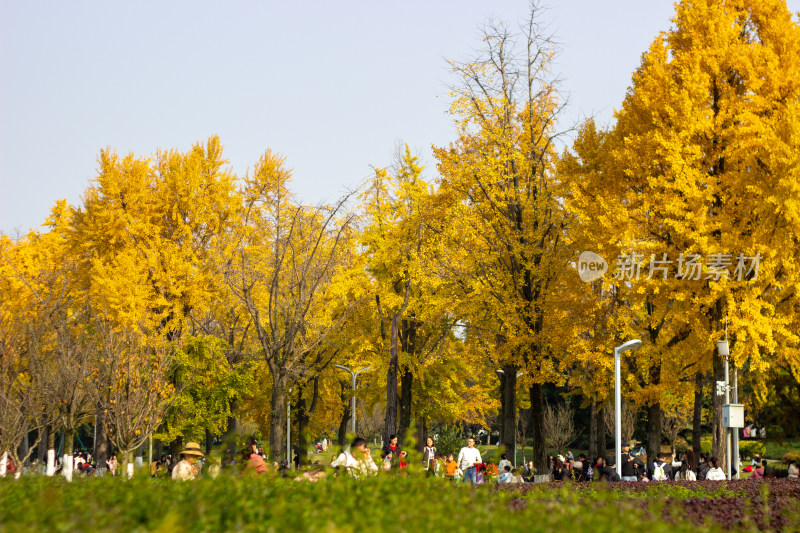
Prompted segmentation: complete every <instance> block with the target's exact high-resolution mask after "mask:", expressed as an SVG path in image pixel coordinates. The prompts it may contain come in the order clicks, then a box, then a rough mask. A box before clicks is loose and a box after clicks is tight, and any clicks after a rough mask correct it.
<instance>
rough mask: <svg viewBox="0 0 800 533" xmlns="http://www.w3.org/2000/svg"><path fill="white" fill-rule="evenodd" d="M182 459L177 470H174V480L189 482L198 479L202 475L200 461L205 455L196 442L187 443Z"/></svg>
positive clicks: (177, 465)
mask: <svg viewBox="0 0 800 533" xmlns="http://www.w3.org/2000/svg"><path fill="white" fill-rule="evenodd" d="M181 456H183V459H181V461H180V462H178V464H176V465H175V468H173V469H172V479H174V480H175V481H188V480H191V479H196V478H197V477H198V476H199V475H200V464H199V463H198V461H199V460H200V458H201V457H205V454H204V453H203V452H202V450H201V449H200V445H199V444H197V443H196V442H187V443H186V449H184V450H183V451H182V452H181Z"/></svg>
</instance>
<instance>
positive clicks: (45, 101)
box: [0, 0, 800, 233]
mask: <svg viewBox="0 0 800 533" xmlns="http://www.w3.org/2000/svg"><path fill="white" fill-rule="evenodd" d="M797 4H800V0H792V1H790V2H789V5H790V7H793V11H797V9H798V5H797ZM527 11H528V2H527V0H513V1H512V0H498V1H494V2H487V1H477V0H467V1H436V0H427V1H417V0H413V1H405V2H401V1H395V2H384V1H372V2H366V1H364V2H355V1H345V0H342V1H338V2H321V1H320V2H288V1H283V2H273V1H263V2H255V1H227V2H209V1H149V0H148V1H142V0H137V1H135V2H132V1H131V2H119V1H109V0H105V1H98V0H95V1H81V0H73V1H39V0H16V1H11V0H0V233H15V232H16V231H17V230H20V231H22V232H25V231H27V230H28V228H30V227H35V226H38V225H39V224H41V223H42V222H43V221H44V219H45V218H46V216H47V214H48V212H49V209H50V207H51V206H52V205H53V203H54V202H55V201H56V200H58V199H60V198H66V199H67V200H68V201H69V202H70V203H78V202H80V197H81V193H82V192H83V190H84V189H85V187H86V186H87V184H88V182H89V180H90V179H91V178H92V177H93V176H94V175H95V173H96V167H97V165H96V157H97V154H98V152H99V150H100V149H101V148H103V147H106V146H111V147H113V148H115V149H116V150H117V151H119V152H121V153H127V152H131V151H132V152H134V153H136V154H141V155H149V154H151V153H153V152H154V151H155V150H156V149H157V148H177V149H179V150H186V149H188V148H189V147H190V146H191V145H192V144H193V143H194V142H196V141H202V140H205V139H206V138H208V137H209V136H210V135H213V134H218V135H220V137H221V140H222V142H223V144H224V145H225V153H226V156H227V158H228V159H229V160H230V162H231V165H232V167H233V170H234V171H235V172H237V173H239V174H244V173H245V171H246V170H247V169H248V167H249V168H252V166H253V164H254V163H255V162H256V161H257V159H258V157H259V156H260V155H261V153H263V151H264V149H265V148H267V147H269V148H271V149H273V150H276V151H278V152H280V153H282V154H284V155H285V156H286V157H287V163H288V165H289V166H290V167H292V168H294V190H295V191H296V192H297V193H298V194H299V195H300V197H301V198H302V199H303V201H304V202H308V203H311V202H317V201H322V200H331V199H334V198H336V197H337V196H338V195H339V194H340V193H341V192H342V191H343V190H344V189H345V187H348V186H355V185H357V184H359V183H361V182H362V181H363V180H364V179H365V178H367V177H368V176H369V175H370V173H371V170H370V165H376V166H385V165H388V164H389V163H391V159H392V153H393V151H394V148H395V144H396V143H397V141H405V142H407V143H408V144H409V145H410V146H411V147H412V148H415V149H418V150H419V151H420V154H421V155H422V157H423V161H424V162H425V163H427V164H428V169H427V172H428V173H429V175H433V174H435V168H434V162H433V160H432V156H431V152H430V146H431V144H436V145H445V144H447V143H448V142H449V141H451V140H452V139H453V138H454V129H453V126H452V122H451V118H450V117H449V116H448V115H447V113H446V111H447V108H448V106H449V98H448V95H447V93H448V89H447V84H448V83H451V82H454V81H455V80H454V79H453V78H452V77H451V75H450V72H449V68H448V66H447V64H446V62H445V59H460V58H466V57H468V56H471V55H472V54H473V51H474V50H476V49H477V48H479V47H480V45H481V42H480V35H479V29H480V27H481V26H482V25H483V23H484V22H485V20H486V19H487V17H490V16H491V17H494V18H497V19H501V20H504V21H508V22H516V21H518V20H521V19H523V18H524V17H525V16H526V14H527ZM672 11H673V8H672V3H671V2H670V1H668V0H648V1H644V0H606V1H597V0H562V1H560V2H557V1H556V0H551V1H550V6H549V7H548V9H547V11H546V12H545V13H544V15H543V20H544V21H546V22H547V23H548V24H549V28H550V30H551V31H552V32H553V33H554V34H555V36H556V38H557V39H558V40H559V41H560V42H561V43H562V52H561V56H560V57H559V59H558V61H557V64H556V70H557V72H558V73H560V75H561V77H562V78H563V85H562V90H563V92H564V93H565V95H568V96H569V101H570V107H569V109H568V110H567V112H566V113H565V115H564V120H565V121H566V123H572V122H575V121H576V120H578V119H579V118H581V117H583V116H585V115H589V114H595V115H596V116H597V117H598V119H599V120H600V122H603V123H605V122H608V121H609V120H610V118H611V114H612V111H613V109H614V108H615V107H617V106H618V105H619V103H620V102H621V100H622V98H623V96H624V94H625V89H626V87H627V86H628V83H629V81H630V76H631V73H632V72H633V70H634V69H635V68H636V66H637V65H638V64H639V58H640V55H641V53H642V52H643V51H644V50H645V49H646V48H647V46H648V44H649V43H650V41H651V40H652V39H653V38H654V37H655V36H656V34H657V33H658V31H660V30H665V29H668V28H669V25H670V22H669V19H670V18H671V16H672Z"/></svg>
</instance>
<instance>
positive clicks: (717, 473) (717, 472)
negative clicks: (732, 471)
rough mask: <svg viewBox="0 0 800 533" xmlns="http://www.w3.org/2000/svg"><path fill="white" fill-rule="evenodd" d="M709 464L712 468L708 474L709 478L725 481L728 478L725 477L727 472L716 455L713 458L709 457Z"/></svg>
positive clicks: (707, 477)
mask: <svg viewBox="0 0 800 533" xmlns="http://www.w3.org/2000/svg"><path fill="white" fill-rule="evenodd" d="M708 464H709V465H710V466H711V468H710V469H709V471H708V474H706V479H707V480H709V481H725V480H726V479H728V478H727V477H725V472H723V471H722V469H721V468H720V467H719V460H718V459H717V458H716V457H712V458H711V459H709V460H708Z"/></svg>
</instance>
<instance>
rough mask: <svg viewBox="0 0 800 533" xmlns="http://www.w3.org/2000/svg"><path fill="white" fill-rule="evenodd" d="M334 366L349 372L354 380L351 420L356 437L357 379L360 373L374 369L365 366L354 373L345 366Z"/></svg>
mask: <svg viewBox="0 0 800 533" xmlns="http://www.w3.org/2000/svg"><path fill="white" fill-rule="evenodd" d="M333 366H335V367H336V368H339V369H341V370H344V371H345V372H348V373H349V374H350V376H351V377H352V378H353V399H352V403H351V404H350V415H351V419H352V421H353V425H352V428H353V434H354V435H355V434H356V379H357V378H358V375H359V374H360V373H362V372H366V371H367V370H372V367H371V366H365V367H364V368H359V369H358V370H356V371H353V370H350V369H349V368H347V367H346V366H343V365H333Z"/></svg>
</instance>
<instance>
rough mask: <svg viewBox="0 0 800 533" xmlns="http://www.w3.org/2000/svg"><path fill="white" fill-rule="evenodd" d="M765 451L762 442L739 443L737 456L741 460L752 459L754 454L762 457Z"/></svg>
mask: <svg viewBox="0 0 800 533" xmlns="http://www.w3.org/2000/svg"><path fill="white" fill-rule="evenodd" d="M766 451H767V447H766V446H765V445H764V443H763V442H760V441H757V440H742V441H739V455H740V456H742V457H743V458H748V457H753V456H754V455H755V454H759V455H761V456H762V457H763V456H764V454H765V453H766Z"/></svg>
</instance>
